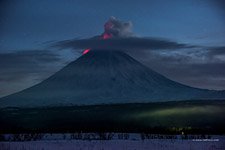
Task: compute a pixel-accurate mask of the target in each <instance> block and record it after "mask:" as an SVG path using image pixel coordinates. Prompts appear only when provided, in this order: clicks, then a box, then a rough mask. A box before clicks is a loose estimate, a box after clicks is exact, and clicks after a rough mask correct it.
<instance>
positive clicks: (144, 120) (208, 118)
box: [0, 100, 225, 135]
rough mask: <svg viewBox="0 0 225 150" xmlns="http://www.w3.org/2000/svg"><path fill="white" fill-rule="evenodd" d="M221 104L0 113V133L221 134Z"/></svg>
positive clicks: (224, 119)
mask: <svg viewBox="0 0 225 150" xmlns="http://www.w3.org/2000/svg"><path fill="white" fill-rule="evenodd" d="M224 127H225V101H222V100H218V101H183V102H162V103H146V104H143V103H142V104H115V105H93V106H68V107H48V108H26V109H19V108H5V109H0V133H32V132H33V133H54V132H55V133H59V132H63V133H65V132H132V133H134V132H142V133H157V134H217V135H218V134H220V135H221V134H225V128H224Z"/></svg>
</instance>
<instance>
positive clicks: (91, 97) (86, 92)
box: [0, 50, 225, 107]
mask: <svg viewBox="0 0 225 150" xmlns="http://www.w3.org/2000/svg"><path fill="white" fill-rule="evenodd" d="M223 98H225V92H224V91H213V90H204V89H198V88H193V87H189V86H186V85H183V84H180V83H177V82H175V81H172V80H170V79H168V78H166V77H164V76H163V75H161V74H159V73H157V72H155V71H153V70H151V69H150V68H148V67H146V66H144V65H143V64H141V63H140V62H138V61H136V60H135V59H134V58H132V57H130V56H129V55H127V54H126V53H124V52H121V51H104V50H91V51H90V52H88V53H86V54H84V55H82V56H81V57H79V58H78V59H77V60H75V61H73V62H71V63H70V64H68V65H67V66H65V67H64V68H62V69H61V70H60V71H58V72H56V73H55V74H54V75H52V76H51V77H49V78H48V79H46V80H44V81H42V82H41V83H39V84H37V85H35V86H33V87H30V88H28V89H25V90H23V91H21V92H18V93H15V94H12V95H9V96H6V97H4V98H1V99H0V107H46V106H72V105H95V104H118V103H148V102H162V101H179V100H193V99H196V100H200V99H202V100H204V99H223Z"/></svg>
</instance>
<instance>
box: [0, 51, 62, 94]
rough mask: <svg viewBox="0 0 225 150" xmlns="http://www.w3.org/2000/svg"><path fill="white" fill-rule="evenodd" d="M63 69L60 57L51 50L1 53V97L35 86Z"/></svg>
mask: <svg viewBox="0 0 225 150" xmlns="http://www.w3.org/2000/svg"><path fill="white" fill-rule="evenodd" d="M61 67H62V60H61V57H60V55H58V54H57V53H55V52H52V51H49V50H20V51H16V52H15V51H14V52H11V53H0V68H1V69H0V85H1V89H0V96H4V95H7V94H10V93H13V92H16V91H18V90H21V89H24V88H27V87H29V86H31V85H34V84H35V83H38V82H40V81H42V80H43V79H44V78H46V77H48V76H49V75H51V74H52V73H54V72H55V71H57V70H58V69H59V68H61Z"/></svg>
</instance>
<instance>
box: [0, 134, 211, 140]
mask: <svg viewBox="0 0 225 150" xmlns="http://www.w3.org/2000/svg"><path fill="white" fill-rule="evenodd" d="M211 138H212V137H211V136H210V135H205V134H201V135H185V134H181V135H163V134H148V133H138V134H135V136H134V134H132V133H110V132H107V133H106V132H98V133H82V132H78V133H62V134H45V133H29V134H0V141H40V140H90V141H91V140H148V139H181V140H188V139H211Z"/></svg>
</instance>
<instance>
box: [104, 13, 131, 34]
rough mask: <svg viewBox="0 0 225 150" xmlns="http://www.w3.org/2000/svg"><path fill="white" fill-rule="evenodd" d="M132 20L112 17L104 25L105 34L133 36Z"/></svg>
mask: <svg viewBox="0 0 225 150" xmlns="http://www.w3.org/2000/svg"><path fill="white" fill-rule="evenodd" d="M132 26H133V25H132V22H130V21H129V22H123V21H121V20H119V19H117V18H115V17H110V18H109V20H108V21H107V22H106V23H105V25H104V30H105V31H104V33H103V35H104V34H107V35H111V36H112V37H132V36H134V33H133V32H132Z"/></svg>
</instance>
